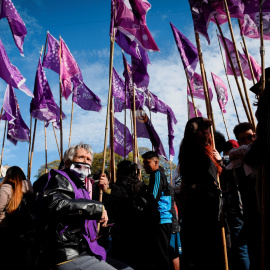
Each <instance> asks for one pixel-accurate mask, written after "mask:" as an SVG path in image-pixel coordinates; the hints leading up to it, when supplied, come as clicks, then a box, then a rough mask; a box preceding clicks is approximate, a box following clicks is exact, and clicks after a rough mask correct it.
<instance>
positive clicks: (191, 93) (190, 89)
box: [185, 70, 198, 117]
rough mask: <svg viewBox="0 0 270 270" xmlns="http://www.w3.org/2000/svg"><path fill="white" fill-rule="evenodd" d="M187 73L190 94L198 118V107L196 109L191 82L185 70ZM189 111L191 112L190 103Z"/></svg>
mask: <svg viewBox="0 0 270 270" xmlns="http://www.w3.org/2000/svg"><path fill="white" fill-rule="evenodd" d="M185 73H186V78H187V83H188V87H189V92H190V96H191V100H192V103H193V108H194V112H195V115H196V117H198V112H197V107H196V105H195V102H194V97H193V92H192V88H191V84H190V80H189V78H188V74H187V71H186V70H185ZM188 110H189V103H188Z"/></svg>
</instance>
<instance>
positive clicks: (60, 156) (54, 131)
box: [52, 124, 61, 159]
mask: <svg viewBox="0 0 270 270" xmlns="http://www.w3.org/2000/svg"><path fill="white" fill-rule="evenodd" d="M52 127H53V132H54V137H55V141H56V145H57V149H58V153H59V158H60V159H61V153H60V148H59V144H58V140H57V136H56V132H55V127H54V125H53V124H52Z"/></svg>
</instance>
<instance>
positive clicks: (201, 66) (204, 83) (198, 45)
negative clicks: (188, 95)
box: [195, 33, 212, 121]
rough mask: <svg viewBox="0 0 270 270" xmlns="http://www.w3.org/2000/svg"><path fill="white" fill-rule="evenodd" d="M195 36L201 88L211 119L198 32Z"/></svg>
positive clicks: (208, 115)
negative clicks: (201, 81) (201, 82)
mask: <svg viewBox="0 0 270 270" xmlns="http://www.w3.org/2000/svg"><path fill="white" fill-rule="evenodd" d="M195 37H196V44H197V50H198V55H199V62H200V69H201V75H202V80H203V90H204V97H205V106H206V112H207V118H208V119H209V120H211V121H212V117H211V116H212V114H211V111H210V106H209V96H208V91H207V84H206V79H205V73H204V72H205V70H204V66H203V58H202V50H201V42H200V37H199V34H198V33H195Z"/></svg>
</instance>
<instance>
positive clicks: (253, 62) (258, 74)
mask: <svg viewBox="0 0 270 270" xmlns="http://www.w3.org/2000/svg"><path fill="white" fill-rule="evenodd" d="M242 49H243V51H244V54H245V56H246V51H245V49H244V47H242ZM248 55H249V59H250V62H251V67H252V70H253V74H254V77H255V78H256V80H257V82H258V81H259V80H260V77H261V74H262V69H261V67H260V65H259V64H258V62H257V61H256V60H255V59H254V58H253V57H252V56H251V55H250V54H248Z"/></svg>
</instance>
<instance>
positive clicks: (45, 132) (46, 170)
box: [44, 122, 48, 173]
mask: <svg viewBox="0 0 270 270" xmlns="http://www.w3.org/2000/svg"><path fill="white" fill-rule="evenodd" d="M44 134H45V172H46V173H47V172H48V161H47V131H46V124H45V122H44Z"/></svg>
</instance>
